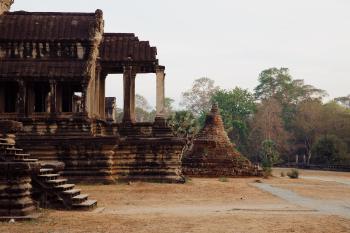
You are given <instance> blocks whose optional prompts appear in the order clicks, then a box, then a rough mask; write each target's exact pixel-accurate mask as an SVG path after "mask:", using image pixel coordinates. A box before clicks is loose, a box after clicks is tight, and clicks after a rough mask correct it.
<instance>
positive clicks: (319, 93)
mask: <svg viewBox="0 0 350 233" xmlns="http://www.w3.org/2000/svg"><path fill="white" fill-rule="evenodd" d="M254 90H255V96H256V98H257V99H259V100H266V99H269V98H274V99H276V100H277V101H278V102H279V103H280V104H281V106H282V112H283V114H282V117H283V121H284V124H285V126H286V128H287V129H288V130H291V127H292V121H293V119H294V116H295V113H296V107H297V105H298V104H299V103H300V102H302V101H305V100H308V99H322V98H323V97H324V96H326V95H327V93H326V92H325V91H324V90H321V89H318V88H316V87H314V86H312V85H307V84H305V82H304V80H301V79H298V80H293V77H292V76H291V75H290V73H289V70H288V69H287V68H280V69H277V68H270V69H267V70H264V71H262V72H261V73H260V75H259V85H258V86H257V87H256V88H255V89H254Z"/></svg>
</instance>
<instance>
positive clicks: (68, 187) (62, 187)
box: [55, 184, 75, 192]
mask: <svg viewBox="0 0 350 233" xmlns="http://www.w3.org/2000/svg"><path fill="white" fill-rule="evenodd" d="M74 187H75V184H62V185H58V186H55V189H57V190H60V191H62V192H64V191H68V190H71V189H74Z"/></svg>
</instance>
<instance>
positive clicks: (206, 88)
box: [181, 78, 219, 116]
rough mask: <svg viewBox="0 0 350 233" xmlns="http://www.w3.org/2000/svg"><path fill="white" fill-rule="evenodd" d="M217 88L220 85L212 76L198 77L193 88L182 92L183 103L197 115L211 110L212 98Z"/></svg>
mask: <svg viewBox="0 0 350 233" xmlns="http://www.w3.org/2000/svg"><path fill="white" fill-rule="evenodd" d="M217 90H219V87H217V86H215V82H214V80H212V79H210V78H199V79H196V80H195V81H194V83H193V86H192V88H191V89H190V90H187V91H185V92H183V93H182V102H181V104H182V105H184V106H185V107H186V109H187V110H188V111H191V112H192V113H193V114H194V115H195V116H199V115H200V114H201V113H202V112H208V111H209V110H210V107H211V102H210V100H211V98H212V96H213V95H214V93H215V92H216V91H217Z"/></svg>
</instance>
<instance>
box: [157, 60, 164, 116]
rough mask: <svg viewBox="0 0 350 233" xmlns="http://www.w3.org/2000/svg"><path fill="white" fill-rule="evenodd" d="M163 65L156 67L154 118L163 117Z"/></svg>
mask: <svg viewBox="0 0 350 233" xmlns="http://www.w3.org/2000/svg"><path fill="white" fill-rule="evenodd" d="M164 71H165V67H164V66H158V67H157V69H156V77H157V97H156V101H157V103H156V111H157V114H156V118H165V88H164V81H165V73H164Z"/></svg>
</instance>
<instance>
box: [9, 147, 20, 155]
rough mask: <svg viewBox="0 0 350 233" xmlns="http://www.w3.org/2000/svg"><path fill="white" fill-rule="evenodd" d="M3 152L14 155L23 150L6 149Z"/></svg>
mask: <svg viewBox="0 0 350 233" xmlns="http://www.w3.org/2000/svg"><path fill="white" fill-rule="evenodd" d="M5 151H7V152H10V153H14V154H15V153H17V152H22V151H23V149H18V148H6V149H5Z"/></svg>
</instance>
